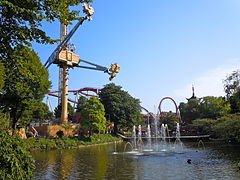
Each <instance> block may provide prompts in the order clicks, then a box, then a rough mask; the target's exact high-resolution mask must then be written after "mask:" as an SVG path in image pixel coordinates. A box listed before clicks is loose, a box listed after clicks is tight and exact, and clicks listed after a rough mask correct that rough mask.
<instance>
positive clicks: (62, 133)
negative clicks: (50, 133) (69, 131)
mask: <svg viewBox="0 0 240 180" xmlns="http://www.w3.org/2000/svg"><path fill="white" fill-rule="evenodd" d="M56 134H57V136H58V137H59V138H63V136H64V132H63V131H62V130H59V131H58V132H57V133H56Z"/></svg>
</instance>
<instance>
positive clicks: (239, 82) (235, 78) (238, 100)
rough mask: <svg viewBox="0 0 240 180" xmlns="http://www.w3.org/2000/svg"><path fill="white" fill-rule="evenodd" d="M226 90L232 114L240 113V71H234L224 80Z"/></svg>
mask: <svg viewBox="0 0 240 180" xmlns="http://www.w3.org/2000/svg"><path fill="white" fill-rule="evenodd" d="M224 90H225V92H226V96H227V99H228V100H229V103H230V106H231V113H239V112H240V71H239V70H237V71H234V72H232V74H230V75H228V76H227V78H226V79H225V80H224Z"/></svg>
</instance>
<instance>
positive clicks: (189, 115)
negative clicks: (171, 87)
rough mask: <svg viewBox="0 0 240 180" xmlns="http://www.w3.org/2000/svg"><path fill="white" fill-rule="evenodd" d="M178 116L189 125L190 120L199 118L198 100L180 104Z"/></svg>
mask: <svg viewBox="0 0 240 180" xmlns="http://www.w3.org/2000/svg"><path fill="white" fill-rule="evenodd" d="M179 110H180V115H181V118H182V120H183V121H184V122H185V123H187V124H191V123H192V120H194V119H198V118H200V101H199V99H190V100H189V101H188V102H187V103H183V102H182V103H180V105H179Z"/></svg>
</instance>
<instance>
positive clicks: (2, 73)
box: [0, 61, 5, 93]
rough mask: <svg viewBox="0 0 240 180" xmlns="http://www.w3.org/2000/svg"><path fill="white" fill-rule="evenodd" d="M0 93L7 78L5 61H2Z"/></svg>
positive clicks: (0, 63) (0, 65) (0, 67)
mask: <svg viewBox="0 0 240 180" xmlns="http://www.w3.org/2000/svg"><path fill="white" fill-rule="evenodd" d="M0 77H1V78H0V93H1V92H2V90H3V86H4V80H5V68H4V65H3V63H2V62H1V61H0Z"/></svg>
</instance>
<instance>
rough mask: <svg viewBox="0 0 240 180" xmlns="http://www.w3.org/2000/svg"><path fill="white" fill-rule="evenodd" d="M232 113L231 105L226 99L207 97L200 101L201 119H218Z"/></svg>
mask: <svg viewBox="0 0 240 180" xmlns="http://www.w3.org/2000/svg"><path fill="white" fill-rule="evenodd" d="M229 112H230V104H229V103H228V102H227V101H226V100H225V98H224V97H214V96H206V97H203V98H201V99H200V118H210V119H217V118H218V117H221V116H224V115H226V114H228V113H229Z"/></svg>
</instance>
